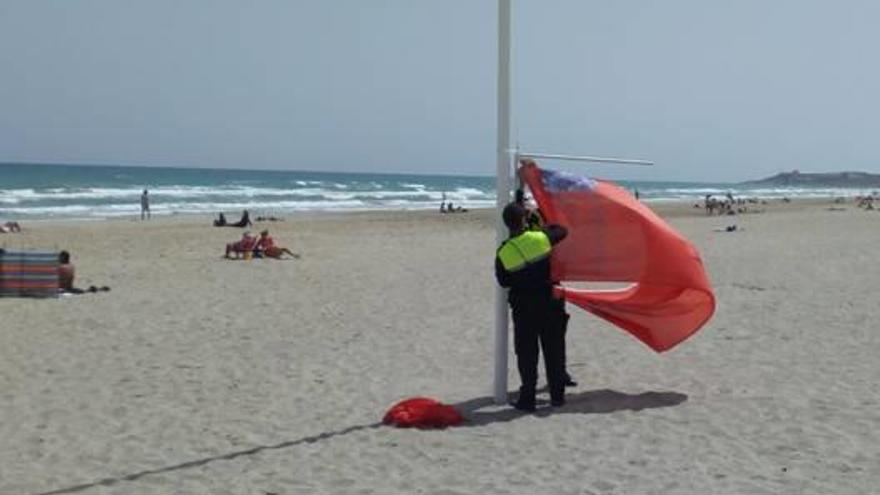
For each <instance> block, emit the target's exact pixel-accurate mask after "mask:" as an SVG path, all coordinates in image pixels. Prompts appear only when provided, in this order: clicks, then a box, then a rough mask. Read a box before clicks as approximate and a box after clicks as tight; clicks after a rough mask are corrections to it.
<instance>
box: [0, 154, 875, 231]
mask: <svg viewBox="0 0 880 495" xmlns="http://www.w3.org/2000/svg"><path fill="white" fill-rule="evenodd" d="M620 185H622V186H624V187H627V188H629V189H634V188H637V189H638V190H639V193H640V194H641V197H642V198H643V199H646V200H649V201H664V200H682V199H684V200H694V201H696V200H699V199H701V198H702V197H703V196H705V195H706V194H725V193H727V192H728V191H730V192H732V193H733V194H735V195H737V196H739V195H748V196H757V197H781V196H789V197H799V196H834V195H854V194H858V192H853V191H840V190H832V189H785V188H779V189H756V188H745V187H743V186H742V185H737V184H724V183H687V182H626V181H623V182H621V183H620ZM144 188H147V189H148V190H149V191H150V198H151V209H152V211H153V213H154V214H158V215H163V214H187V213H210V214H215V213H217V212H220V211H224V212H227V213H238V212H239V211H240V210H243V209H248V210H250V211H251V213H252V214H254V215H272V214H281V213H285V212H291V211H358V210H413V209H435V208H439V205H440V202H441V201H442V200H443V198H444V197H445V198H446V200H448V201H453V202H454V203H455V204H456V205H460V206H464V207H466V208H486V207H492V206H494V204H495V178H494V177H477V176H451V175H450V176H446V175H414V174H367V173H331V172H305V171H266V170H228V169H203V168H200V169H195V168H164V167H163V168H159V167H124V166H82V165H35V164H0V218H2V219H16V218H47V217H99V218H101V217H113V216H126V215H135V214H138V213H139V211H140V199H139V198H140V194H141V191H142V190H143V189H144Z"/></svg>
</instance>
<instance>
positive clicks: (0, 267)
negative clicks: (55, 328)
mask: <svg viewBox="0 0 880 495" xmlns="http://www.w3.org/2000/svg"><path fill="white" fill-rule="evenodd" d="M22 296H26V297H57V296H58V253H45V252H42V253H40V252H21V251H3V250H0V297H22Z"/></svg>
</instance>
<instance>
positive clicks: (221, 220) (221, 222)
mask: <svg viewBox="0 0 880 495" xmlns="http://www.w3.org/2000/svg"><path fill="white" fill-rule="evenodd" d="M227 225H228V223H227V222H226V215H224V214H223V212H222V211H221V212H220V216H219V217H217V219H216V220H214V227H226V226H227Z"/></svg>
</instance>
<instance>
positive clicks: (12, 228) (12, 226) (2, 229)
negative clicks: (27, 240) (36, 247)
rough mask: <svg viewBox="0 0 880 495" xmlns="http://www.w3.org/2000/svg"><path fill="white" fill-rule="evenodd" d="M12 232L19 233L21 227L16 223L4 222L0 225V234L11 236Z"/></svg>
mask: <svg viewBox="0 0 880 495" xmlns="http://www.w3.org/2000/svg"><path fill="white" fill-rule="evenodd" d="M14 232H21V225H19V224H18V222H6V223H4V224H3V225H0V234H12V233H14Z"/></svg>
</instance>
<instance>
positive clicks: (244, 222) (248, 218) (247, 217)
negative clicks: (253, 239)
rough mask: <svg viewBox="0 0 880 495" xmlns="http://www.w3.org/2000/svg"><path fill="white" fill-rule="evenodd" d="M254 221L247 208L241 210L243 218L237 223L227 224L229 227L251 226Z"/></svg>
mask: <svg viewBox="0 0 880 495" xmlns="http://www.w3.org/2000/svg"><path fill="white" fill-rule="evenodd" d="M252 225H253V223H252V222H251V215H250V213H248V211H247V210H244V211H242V212H241V220H239V221H237V222H235V223H229V224H226V226H228V227H250V226H252Z"/></svg>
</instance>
